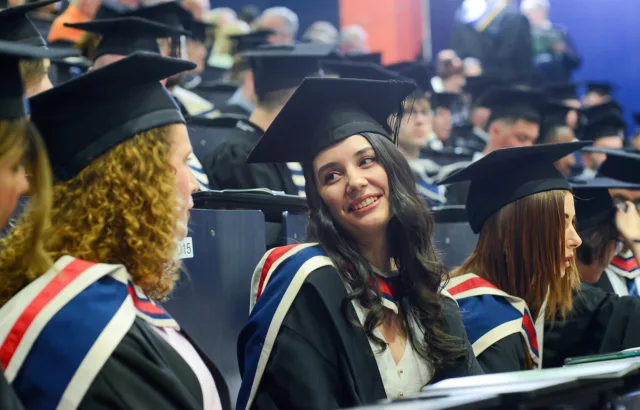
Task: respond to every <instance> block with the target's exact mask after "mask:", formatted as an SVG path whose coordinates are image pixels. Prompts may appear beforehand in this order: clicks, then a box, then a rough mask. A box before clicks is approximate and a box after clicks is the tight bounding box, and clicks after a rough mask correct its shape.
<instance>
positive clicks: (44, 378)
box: [0, 256, 231, 410]
mask: <svg viewBox="0 0 640 410" xmlns="http://www.w3.org/2000/svg"><path fill="white" fill-rule="evenodd" d="M34 315H37V316H35V317H36V320H31V319H32V318H33V317H34ZM153 326H157V327H174V328H176V323H175V321H174V320H173V319H172V318H171V317H170V316H169V315H168V314H167V313H166V312H165V311H164V310H163V309H162V308H161V307H159V306H158V305H156V304H155V303H154V302H153V301H152V300H150V299H148V298H146V295H144V292H143V291H142V290H141V289H140V288H137V287H135V286H134V285H133V284H132V283H131V277H130V276H129V275H128V273H127V272H126V269H124V267H122V266H120V265H106V264H96V263H92V262H86V261H82V260H79V259H75V258H72V257H69V256H64V257H62V258H61V259H59V260H58V261H57V262H56V263H55V265H54V266H53V267H52V269H50V270H49V271H48V272H46V273H45V274H43V275H42V276H40V277H39V278H38V279H36V280H35V281H34V282H32V283H31V284H29V286H27V287H26V288H24V289H23V290H22V291H20V292H19V293H18V294H17V295H16V296H14V297H13V298H12V299H11V300H10V301H9V302H8V303H7V304H5V305H4V306H3V307H2V309H0V334H2V335H4V338H3V339H2V340H0V345H1V346H2V347H1V348H0V349H1V350H2V355H1V358H0V360H2V365H3V367H4V368H6V373H5V375H6V377H7V380H8V381H9V382H10V383H11V385H12V387H13V388H14V390H15V392H16V394H17V395H18V397H19V398H20V400H21V401H22V404H23V405H24V407H25V409H34V410H36V409H37V410H40V409H54V408H64V409H67V410H72V409H76V408H78V409H87V410H95V409H97V410H100V409H105V410H106V409H110V410H111V409H141V410H144V409H154V410H157V409H159V410H164V409H166V410H174V409H181V410H182V409H185V410H187V409H189V410H190V409H202V408H203V392H202V389H201V387H200V383H199V381H198V379H197V376H196V374H195V373H194V372H193V370H192V369H191V367H190V365H189V364H187V362H185V360H184V359H183V358H182V356H181V355H180V353H178V352H177V351H176V350H175V349H174V348H173V347H172V346H171V345H169V344H168V343H167V342H166V341H165V340H164V339H163V338H162V337H161V336H160V335H159V334H158V333H157V331H156V330H154V329H153ZM182 334H183V336H185V337H186V338H187V340H189V338H188V336H187V335H186V334H184V332H182ZM189 341H190V342H191V345H192V346H193V347H194V348H195V349H196V351H197V353H198V354H199V355H200V357H201V359H202V360H203V362H204V363H205V365H206V366H207V368H208V369H209V371H210V373H211V375H212V377H213V379H214V382H215V385H216V390H217V393H218V396H219V398H220V403H221V405H222V408H223V409H230V408H231V401H230V399H229V392H228V389H227V386H226V383H225V382H224V379H223V378H222V375H221V374H220V372H219V371H218V370H217V369H216V367H215V366H214V365H213V364H212V363H211V362H210V361H209V360H208V359H207V358H206V356H205V355H204V354H203V353H202V351H200V349H198V347H197V346H196V345H195V344H194V343H193V341H192V340H189ZM2 408H3V409H4V408H5V407H4V406H3V407H2Z"/></svg>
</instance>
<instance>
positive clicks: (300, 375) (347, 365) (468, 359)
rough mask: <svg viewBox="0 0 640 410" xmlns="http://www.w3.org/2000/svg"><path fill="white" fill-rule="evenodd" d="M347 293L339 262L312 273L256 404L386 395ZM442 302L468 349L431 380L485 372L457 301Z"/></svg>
mask: <svg viewBox="0 0 640 410" xmlns="http://www.w3.org/2000/svg"><path fill="white" fill-rule="evenodd" d="M346 295H347V293H346V290H345V286H344V283H343V282H342V280H341V278H340V276H339V274H338V273H337V271H336V270H335V268H334V267H332V266H326V267H322V268H319V269H316V270H315V271H313V272H312V273H310V274H309V276H308V277H307V278H306V280H305V281H304V284H303V285H302V288H301V289H300V291H299V293H298V294H297V296H296V298H295V300H294V301H293V304H292V305H291V307H290V309H289V310H288V313H287V314H286V317H285V319H284V322H283V323H282V326H281V328H280V332H279V333H278V336H277V338H276V341H275V344H274V347H273V350H272V352H271V356H270V358H269V361H268V363H267V367H266V370H265V373H264V375H263V377H262V381H261V383H260V385H259V387H258V391H257V395H256V397H255V400H254V402H253V406H252V409H254V410H275V409H287V410H295V409H309V410H311V409H337V408H346V407H353V406H358V405H362V404H369V403H374V402H376V401H379V400H383V399H386V398H387V396H386V393H385V389H384V385H383V383H382V379H381V377H380V373H379V371H378V367H377V364H376V360H375V358H374V356H373V353H372V351H371V347H370V345H369V341H368V339H367V336H366V334H365V333H364V332H363V331H362V330H361V329H359V328H357V327H355V326H354V325H353V324H352V323H350V322H348V321H347V320H346V319H345V317H344V313H343V310H342V303H343V301H344V298H345V297H346ZM443 304H444V308H445V318H446V322H447V329H446V330H447V333H449V334H451V335H453V336H456V337H457V340H458V346H459V347H460V348H463V349H466V351H467V353H466V355H465V357H464V358H463V359H460V360H459V361H458V362H457V363H455V364H453V365H450V366H448V367H446V368H444V369H441V370H440V371H439V372H436V374H435V379H434V380H433V381H432V382H434V383H435V382H437V381H439V380H442V379H447V378H453V377H462V376H469V375H476V374H482V370H481V368H480V367H479V365H478V363H477V361H476V360H475V357H474V355H473V351H472V350H471V346H470V345H469V342H468V340H467V336H466V333H465V331H464V327H463V325H462V321H461V318H460V310H459V309H458V306H457V305H456V303H455V302H454V301H453V300H450V299H448V298H445V297H443ZM348 311H349V313H350V315H351V316H352V317H353V318H355V320H356V321H357V316H356V313H355V310H354V309H353V306H351V305H349V308H348ZM251 330H252V329H251V328H250V327H248V328H245V329H244V330H243V332H242V333H241V334H240V338H239V342H238V346H239V349H238V355H239V363H240V369H241V371H242V369H244V360H245V358H244V356H243V353H244V350H243V346H244V345H245V343H246V342H247V340H248V338H250V337H251V335H252V331H251ZM245 376H246V375H244V374H243V377H245Z"/></svg>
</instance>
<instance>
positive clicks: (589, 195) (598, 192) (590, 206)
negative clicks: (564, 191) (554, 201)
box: [570, 177, 640, 232]
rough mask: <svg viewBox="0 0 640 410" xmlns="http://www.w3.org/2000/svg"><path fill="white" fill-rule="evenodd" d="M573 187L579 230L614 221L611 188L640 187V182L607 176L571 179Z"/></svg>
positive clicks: (635, 188)
mask: <svg viewBox="0 0 640 410" xmlns="http://www.w3.org/2000/svg"><path fill="white" fill-rule="evenodd" d="M570 183H571V188H572V190H573V193H574V195H575V206H576V219H577V221H578V231H579V232H582V231H584V230H587V229H590V228H593V227H594V226H597V225H599V224H601V223H603V222H606V221H613V218H614V216H615V205H614V203H613V199H612V198H611V195H610V194H609V189H634V190H637V189H640V184H637V183H636V184H633V183H628V182H624V181H620V180H617V179H613V178H607V177H596V178H594V179H587V180H585V179H579V180H578V179H576V180H571V181H570Z"/></svg>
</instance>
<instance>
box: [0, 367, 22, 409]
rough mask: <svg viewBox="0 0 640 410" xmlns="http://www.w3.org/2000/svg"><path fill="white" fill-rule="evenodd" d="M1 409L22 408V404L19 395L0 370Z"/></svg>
mask: <svg viewBox="0 0 640 410" xmlns="http://www.w3.org/2000/svg"><path fill="white" fill-rule="evenodd" d="M0 409H3V410H22V409H23V407H22V404H21V403H20V400H18V396H16V393H15V392H14V391H13V389H12V388H11V386H10V385H9V383H8V382H7V379H6V378H5V377H4V373H2V371H0Z"/></svg>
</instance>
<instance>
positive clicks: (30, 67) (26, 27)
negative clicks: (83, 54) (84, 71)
mask: <svg viewBox="0 0 640 410" xmlns="http://www.w3.org/2000/svg"><path fill="white" fill-rule="evenodd" d="M58 1H60V0H45V1H39V2H35V3H29V4H25V5H22V6H16V7H10V8H7V9H4V10H0V41H15V42H17V43H20V44H26V45H31V46H36V47H41V48H43V49H46V48H47V42H46V41H45V40H44V38H42V36H41V35H40V33H39V32H38V29H36V27H35V25H34V24H33V22H32V21H31V19H30V18H29V17H28V16H27V13H29V12H31V11H33V10H37V9H38V8H40V7H45V6H47V5H50V4H53V3H56V2H58ZM78 54H79V53H78V52H77V51H74V50H65V52H63V53H56V55H57V56H58V58H64V57H71V56H74V55H78ZM50 64H51V62H50V60H49V59H48V58H42V59H28V60H24V61H21V62H20V70H21V73H22V78H23V80H24V83H25V94H26V96H27V97H31V96H33V95H35V94H37V93H40V92H42V91H46V90H48V89H49V88H51V87H53V85H52V84H51V80H50V79H49V67H50Z"/></svg>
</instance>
